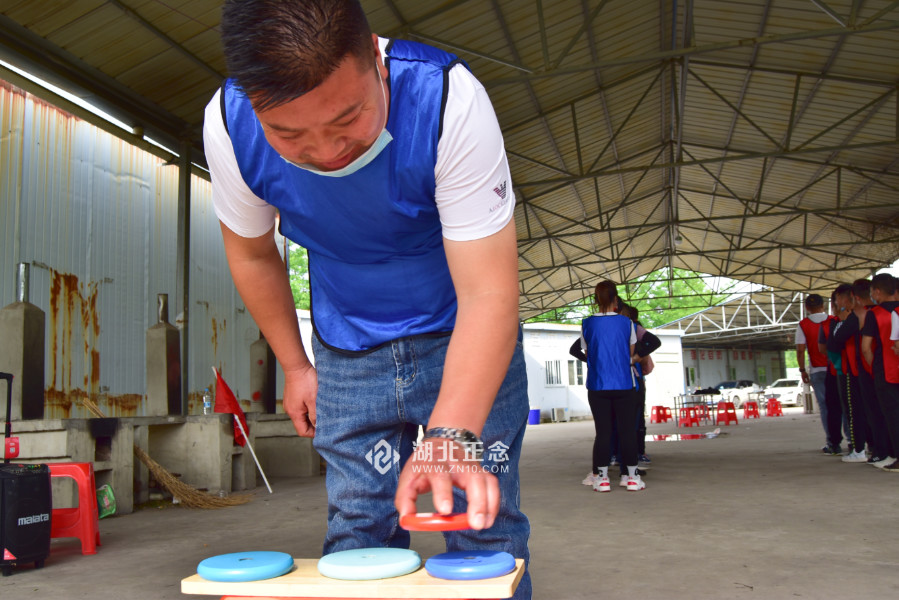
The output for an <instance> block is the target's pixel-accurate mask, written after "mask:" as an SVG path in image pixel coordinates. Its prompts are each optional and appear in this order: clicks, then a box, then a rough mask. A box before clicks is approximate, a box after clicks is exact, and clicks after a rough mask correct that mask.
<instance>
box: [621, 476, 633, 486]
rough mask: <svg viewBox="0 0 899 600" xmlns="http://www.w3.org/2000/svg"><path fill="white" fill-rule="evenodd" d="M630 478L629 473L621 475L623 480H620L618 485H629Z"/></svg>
mask: <svg viewBox="0 0 899 600" xmlns="http://www.w3.org/2000/svg"><path fill="white" fill-rule="evenodd" d="M628 479H630V477H628V476H627V475H622V476H621V481H619V482H618V487H627V481H628Z"/></svg>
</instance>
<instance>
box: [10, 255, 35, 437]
mask: <svg viewBox="0 0 899 600" xmlns="http://www.w3.org/2000/svg"><path fill="white" fill-rule="evenodd" d="M17 275H18V285H17V286H16V288H17V290H18V301H17V302H14V303H13V304H10V305H9V306H6V307H4V308H2V309H0V340H2V343H0V371H3V372H4V373H12V375H13V383H12V412H11V414H10V417H11V418H12V420H14V421H20V420H23V419H25V420H30V419H43V418H44V339H45V336H46V316H45V315H44V311H42V310H41V309H40V308H38V307H37V306H35V305H34V304H31V303H30V302H29V301H28V265H27V264H25V263H20V264H19V269H18V273H17ZM0 394H2V395H0V397H2V398H3V400H4V402H3V404H4V405H5V400H6V390H2V392H0ZM4 408H5V407H4ZM4 416H5V415H4Z"/></svg>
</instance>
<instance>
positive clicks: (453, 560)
mask: <svg viewBox="0 0 899 600" xmlns="http://www.w3.org/2000/svg"><path fill="white" fill-rule="evenodd" d="M425 570H426V571H427V572H428V574H429V575H431V576H432V577H438V578H440V579H464V580H471V579H490V578H491V577H501V576H503V575H506V574H508V573H511V572H512V571H514V570H515V557H514V556H512V555H511V554H509V553H508V552H497V551H495V550H469V551H459V552H444V553H443V554H437V555H435V556H432V557H431V558H429V559H428V560H427V562H425Z"/></svg>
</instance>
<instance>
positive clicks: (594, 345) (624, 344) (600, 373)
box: [582, 315, 636, 391]
mask: <svg viewBox="0 0 899 600" xmlns="http://www.w3.org/2000/svg"><path fill="white" fill-rule="evenodd" d="M632 329H633V322H632V321H631V320H630V319H628V318H627V317H625V316H624V315H604V316H599V315H594V316H592V317H587V318H586V319H584V321H583V324H582V330H583V331H582V335H583V336H584V341H585V342H587V389H588V390H593V391H604V390H632V389H634V388H635V387H636V381H635V378H634V374H633V371H632V370H631V331H632Z"/></svg>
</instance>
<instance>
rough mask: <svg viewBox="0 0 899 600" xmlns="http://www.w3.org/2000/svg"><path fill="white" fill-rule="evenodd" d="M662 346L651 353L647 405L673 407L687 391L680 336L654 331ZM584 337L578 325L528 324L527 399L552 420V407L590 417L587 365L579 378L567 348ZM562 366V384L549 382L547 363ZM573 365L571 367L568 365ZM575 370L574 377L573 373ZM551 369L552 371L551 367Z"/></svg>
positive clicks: (526, 348) (526, 346)
mask: <svg viewBox="0 0 899 600" xmlns="http://www.w3.org/2000/svg"><path fill="white" fill-rule="evenodd" d="M653 333H654V334H655V335H657V336H658V337H659V339H660V340H661V341H662V346H661V347H660V348H659V349H658V350H656V351H655V352H654V353H653V354H652V358H653V362H654V363H655V368H654V370H653V372H652V373H651V374H649V375H648V376H647V377H646V405H647V406H653V405H655V404H662V405H665V406H673V405H674V401H673V398H674V396H675V395H677V394H681V393H683V391H684V368H683V357H682V353H681V333H680V332H678V331H671V332H668V331H666V332H659V331H653ZM580 335H581V328H580V326H579V325H557V324H552V323H527V324H525V325H524V355H525V362H526V364H527V373H528V396H529V399H530V403H531V408H537V409H540V413H541V416H542V417H544V418H549V417H550V416H551V413H552V409H553V408H567V409H568V416H569V417H571V418H575V417H585V416H590V405H589V404H588V403H587V388H586V386H585V385H584V383H585V382H586V377H587V370H586V364H583V363H581V365H582V371H581V373H582V378H581V380H580V381H579V380H578V378H577V363H578V362H579V361H577V359H575V358H574V357H573V356H571V355H570V354H568V349H569V348H570V347H571V344H572V342H574V341H575V340H576V339H577V338H578V337H580ZM556 361H558V363H559V372H560V375H561V382H559V383H547V373H546V371H547V363H555V362H556ZM569 363H570V364H569ZM572 367H573V368H574V378H572V377H571V370H572ZM551 368H553V367H552V366H551ZM647 410H648V409H647Z"/></svg>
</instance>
